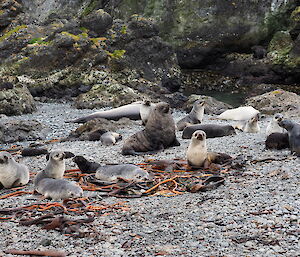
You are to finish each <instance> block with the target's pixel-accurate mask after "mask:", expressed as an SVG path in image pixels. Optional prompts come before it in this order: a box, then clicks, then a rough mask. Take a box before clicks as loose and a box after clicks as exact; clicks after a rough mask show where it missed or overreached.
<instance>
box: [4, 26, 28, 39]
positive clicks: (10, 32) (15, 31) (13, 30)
mask: <svg viewBox="0 0 300 257" xmlns="http://www.w3.org/2000/svg"><path fill="white" fill-rule="evenodd" d="M26 28H27V26H26V25H19V26H17V27H15V28H13V29H12V30H10V31H8V32H6V33H5V34H4V35H3V36H2V37H0V42H1V41H3V40H4V39H6V38H8V37H10V36H11V35H12V34H14V33H17V32H19V30H21V29H26Z"/></svg>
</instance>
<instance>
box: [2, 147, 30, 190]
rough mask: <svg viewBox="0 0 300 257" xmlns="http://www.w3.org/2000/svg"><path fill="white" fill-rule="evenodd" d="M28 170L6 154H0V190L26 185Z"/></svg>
mask: <svg viewBox="0 0 300 257" xmlns="http://www.w3.org/2000/svg"><path fill="white" fill-rule="evenodd" d="M28 181H29V170H28V168H27V166H25V165H24V164H20V163H17V162H16V161H15V160H14V158H13V157H12V155H11V154H10V153H8V152H0V188H1V187H2V186H3V187H5V188H12V187H16V186H23V185H26V184H27V183H28Z"/></svg>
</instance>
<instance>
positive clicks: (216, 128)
mask: <svg viewBox="0 0 300 257" xmlns="http://www.w3.org/2000/svg"><path fill="white" fill-rule="evenodd" d="M196 130H203V131H204V132H205V133H206V137H207V138H213V137H224V136H230V135H235V134H236V132H235V129H234V128H233V127H232V126H231V125H217V124H203V125H201V124H197V125H191V126H188V127H186V128H185V129H184V130H183V133H182V138H183V139H190V138H191V137H192V135H193V133H194V132H195V131H196Z"/></svg>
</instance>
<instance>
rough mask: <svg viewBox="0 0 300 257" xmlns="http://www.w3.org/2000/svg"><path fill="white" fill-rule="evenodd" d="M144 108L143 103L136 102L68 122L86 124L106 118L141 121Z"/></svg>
mask: <svg viewBox="0 0 300 257" xmlns="http://www.w3.org/2000/svg"><path fill="white" fill-rule="evenodd" d="M141 106H142V103H141V102H135V103H131V104H127V105H123V106H120V107H117V108H113V109H111V110H106V111H99V112H94V113H92V114H90V115H87V116H84V117H81V118H78V119H75V120H71V121H66V122H73V123H85V122H87V121H89V120H92V119H95V118H104V119H107V120H119V119H121V118H124V117H125V118H129V119H131V120H140V119H141V116H140V108H141Z"/></svg>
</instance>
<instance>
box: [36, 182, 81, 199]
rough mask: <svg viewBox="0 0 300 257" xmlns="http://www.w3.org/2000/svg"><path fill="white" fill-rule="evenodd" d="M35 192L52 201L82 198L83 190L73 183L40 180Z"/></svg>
mask: <svg viewBox="0 0 300 257" xmlns="http://www.w3.org/2000/svg"><path fill="white" fill-rule="evenodd" d="M35 190H36V191H37V192H39V193H40V194H42V195H43V196H44V197H46V198H51V199H52V200H54V201H57V200H61V199H67V198H78V197H82V195H83V190H82V188H81V187H80V186H78V185H77V184H76V183H75V182H74V181H72V182H71V181H67V180H64V179H53V178H45V179H42V180H41V181H40V182H39V183H38V185H37V186H36V188H35Z"/></svg>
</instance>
